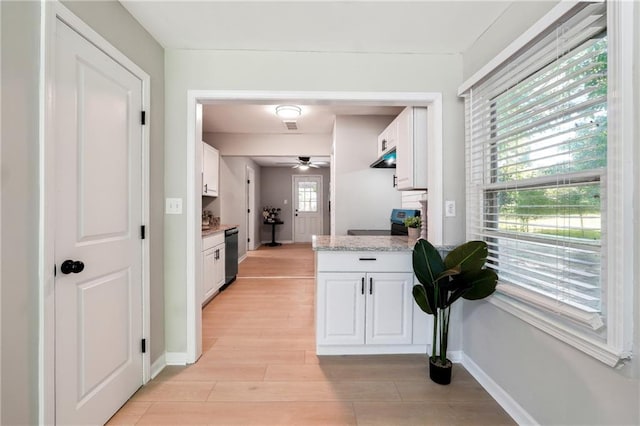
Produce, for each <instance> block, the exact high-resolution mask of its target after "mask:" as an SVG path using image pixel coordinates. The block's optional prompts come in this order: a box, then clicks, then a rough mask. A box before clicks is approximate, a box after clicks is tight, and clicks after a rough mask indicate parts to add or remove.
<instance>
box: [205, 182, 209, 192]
mask: <svg viewBox="0 0 640 426" xmlns="http://www.w3.org/2000/svg"><path fill="white" fill-rule="evenodd" d="M207 186H209V184H208V183H205V184H204V193H205V194H206V193H207V192H209V189H208V188H207Z"/></svg>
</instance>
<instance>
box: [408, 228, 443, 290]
mask: <svg viewBox="0 0 640 426" xmlns="http://www.w3.org/2000/svg"><path fill="white" fill-rule="evenodd" d="M444 270H445V267H444V262H443V261H442V257H441V256H440V253H438V250H436V248H435V247H434V246H432V245H431V243H429V242H428V241H427V240H422V239H421V240H418V241H417V242H416V245H415V246H414V247H413V272H414V273H415V274H416V278H418V281H420V282H421V283H422V284H424V285H425V286H430V287H433V285H434V284H435V282H436V279H437V278H438V276H439V275H440V274H441V273H442V271H444ZM427 290H428V288H427Z"/></svg>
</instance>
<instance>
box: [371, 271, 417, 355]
mask: <svg viewBox="0 0 640 426" xmlns="http://www.w3.org/2000/svg"><path fill="white" fill-rule="evenodd" d="M412 287H413V274H412V273H410V272H407V273H369V274H367V282H366V291H365V292H366V299H367V302H366V312H367V314H366V321H365V323H366V338H365V341H366V342H367V344H410V343H411V341H412V337H413V333H412V329H413V309H412V305H413V296H412V295H411V290H412Z"/></svg>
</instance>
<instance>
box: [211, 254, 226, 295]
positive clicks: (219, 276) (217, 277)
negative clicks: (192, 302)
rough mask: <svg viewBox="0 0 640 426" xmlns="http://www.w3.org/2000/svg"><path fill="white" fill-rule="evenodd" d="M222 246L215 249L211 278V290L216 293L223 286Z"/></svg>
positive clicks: (223, 257)
mask: <svg viewBox="0 0 640 426" xmlns="http://www.w3.org/2000/svg"><path fill="white" fill-rule="evenodd" d="M224 255H225V253H224V244H220V245H218V246H216V248H215V255H214V257H215V270H214V278H213V289H214V291H217V290H219V289H220V287H222V286H223V285H224V279H225V277H224V272H225V269H224V259H225V256H224Z"/></svg>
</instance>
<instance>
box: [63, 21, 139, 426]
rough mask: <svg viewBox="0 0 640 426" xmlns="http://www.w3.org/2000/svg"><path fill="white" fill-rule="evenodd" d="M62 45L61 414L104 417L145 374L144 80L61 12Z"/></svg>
mask: <svg viewBox="0 0 640 426" xmlns="http://www.w3.org/2000/svg"><path fill="white" fill-rule="evenodd" d="M55 54H56V57H55V63H56V68H55V104H54V111H55V123H56V124H55V126H56V131H55V132H56V133H55V144H56V145H55V148H56V149H55V152H56V154H55V170H56V172H55V206H56V207H55V216H56V217H55V262H56V278H55V399H56V408H55V412H56V423H57V424H65V425H66V424H102V423H104V422H106V421H107V420H108V419H109V418H110V417H111V416H112V415H113V414H114V413H115V412H116V411H117V410H118V409H119V408H120V407H121V406H122V405H123V404H124V403H125V402H126V401H127V399H128V398H129V397H130V396H131V395H132V394H133V393H134V392H135V391H136V390H137V389H138V388H139V387H140V386H141V385H142V383H143V356H142V349H141V339H142V330H143V328H142V327H143V326H142V303H143V302H142V255H143V252H142V240H141V237H140V226H141V225H142V198H143V194H142V175H141V169H142V127H141V123H140V111H141V108H142V100H141V98H142V82H141V81H140V80H139V79H138V78H136V77H135V76H134V75H133V74H131V73H130V72H128V71H127V70H126V69H125V68H123V67H122V66H121V65H119V64H118V63H117V62H116V61H114V60H113V59H112V58H111V57H109V56H107V55H106V54H104V53H103V52H102V51H101V50H99V49H97V48H96V47H95V46H94V45H92V44H91V43H89V42H88V41H86V40H85V39H84V38H82V37H81V36H79V35H78V34H77V33H76V32H74V31H73V30H71V29H70V28H69V27H67V26H66V25H65V24H64V23H62V22H60V21H58V22H57V27H56V53H55ZM79 262H82V264H83V265H84V269H82V267H81V263H79Z"/></svg>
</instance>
